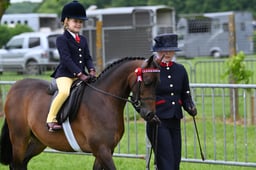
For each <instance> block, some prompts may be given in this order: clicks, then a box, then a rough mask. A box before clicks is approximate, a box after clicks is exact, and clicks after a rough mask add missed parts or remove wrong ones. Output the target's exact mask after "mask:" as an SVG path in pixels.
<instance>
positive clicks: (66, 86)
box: [46, 77, 76, 123]
mask: <svg viewBox="0 0 256 170" xmlns="http://www.w3.org/2000/svg"><path fill="white" fill-rule="evenodd" d="M75 80H76V79H75V78H69V77H59V78H57V79H56V83H57V87H58V94H57V96H56V97H55V98H54V99H53V101H52V104H51V107H50V111H49V113H48V117H47V120H46V122H47V123H50V122H57V120H56V115H57V114H58V111H59V110H60V108H61V106H62V104H63V103H64V102H65V101H66V99H67V98H68V96H69V93H70V88H71V86H72V83H73V81H75Z"/></svg>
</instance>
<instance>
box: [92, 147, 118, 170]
mask: <svg viewBox="0 0 256 170" xmlns="http://www.w3.org/2000/svg"><path fill="white" fill-rule="evenodd" d="M94 156H95V157H96V158H95V161H94V164H93V170H103V169H104V170H116V167H115V164H114V161H113V158H112V152H111V151H110V149H108V148H101V149H99V151H98V153H97V154H94Z"/></svg>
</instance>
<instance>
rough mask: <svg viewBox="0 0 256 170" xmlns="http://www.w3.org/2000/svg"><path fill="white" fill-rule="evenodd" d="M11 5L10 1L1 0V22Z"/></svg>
mask: <svg viewBox="0 0 256 170" xmlns="http://www.w3.org/2000/svg"><path fill="white" fill-rule="evenodd" d="M9 5H10V0H0V20H1V19H2V16H3V15H4V12H5V10H6V9H7V8H8V6H9Z"/></svg>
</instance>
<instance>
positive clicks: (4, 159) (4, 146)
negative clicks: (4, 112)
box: [0, 120, 12, 165]
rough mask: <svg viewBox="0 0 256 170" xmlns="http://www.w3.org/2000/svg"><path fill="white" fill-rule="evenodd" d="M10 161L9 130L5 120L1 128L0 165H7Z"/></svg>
mask: <svg viewBox="0 0 256 170" xmlns="http://www.w3.org/2000/svg"><path fill="white" fill-rule="evenodd" d="M11 160H12V145H11V140H10V135H9V128H8V125H7V122H6V120H5V121H4V125H3V127H2V133H1V137H0V163H2V164H4V165H9V164H10V163H11Z"/></svg>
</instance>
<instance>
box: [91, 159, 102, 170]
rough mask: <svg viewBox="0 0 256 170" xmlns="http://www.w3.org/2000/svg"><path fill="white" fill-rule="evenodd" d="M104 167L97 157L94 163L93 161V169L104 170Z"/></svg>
mask: <svg viewBox="0 0 256 170" xmlns="http://www.w3.org/2000/svg"><path fill="white" fill-rule="evenodd" d="M102 169H103V167H102V166H101V164H100V162H99V160H98V159H97V158H95V160H94V163H93V170H102Z"/></svg>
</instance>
